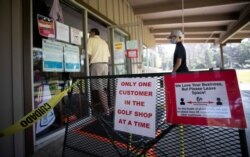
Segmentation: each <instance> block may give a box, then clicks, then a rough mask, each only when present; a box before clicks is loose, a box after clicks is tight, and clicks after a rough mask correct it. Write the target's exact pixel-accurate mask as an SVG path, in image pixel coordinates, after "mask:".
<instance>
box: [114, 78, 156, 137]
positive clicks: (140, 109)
mask: <svg viewBox="0 0 250 157" xmlns="http://www.w3.org/2000/svg"><path fill="white" fill-rule="evenodd" d="M156 89H157V79H156V78H120V79H118V84H117V90H116V104H115V130H119V131H124V132H128V133H132V134H137V135H141V136H147V137H153V138H154V137H155V108H156Z"/></svg>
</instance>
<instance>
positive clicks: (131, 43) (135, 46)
mask: <svg viewBox="0 0 250 157" xmlns="http://www.w3.org/2000/svg"><path fill="white" fill-rule="evenodd" d="M126 44H127V50H134V49H138V41H137V40H129V41H127V42H126Z"/></svg>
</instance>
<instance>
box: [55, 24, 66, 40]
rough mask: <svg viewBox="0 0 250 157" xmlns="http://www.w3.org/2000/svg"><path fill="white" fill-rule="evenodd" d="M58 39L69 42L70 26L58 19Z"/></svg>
mask: <svg viewBox="0 0 250 157" xmlns="http://www.w3.org/2000/svg"><path fill="white" fill-rule="evenodd" d="M56 39H57V40H61V41H65V42H69V26H67V25H65V24H63V23H60V22H58V21H56Z"/></svg>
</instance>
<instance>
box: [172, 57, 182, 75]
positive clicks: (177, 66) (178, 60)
mask: <svg viewBox="0 0 250 157" xmlns="http://www.w3.org/2000/svg"><path fill="white" fill-rule="evenodd" d="M181 62H182V59H181V58H177V60H176V63H175V65H174V68H173V71H172V72H176V70H177V69H178V68H179V67H180V66H181Z"/></svg>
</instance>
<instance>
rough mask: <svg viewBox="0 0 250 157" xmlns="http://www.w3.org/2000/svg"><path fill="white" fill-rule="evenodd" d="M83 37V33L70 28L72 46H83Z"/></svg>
mask: <svg viewBox="0 0 250 157" xmlns="http://www.w3.org/2000/svg"><path fill="white" fill-rule="evenodd" d="M82 36H83V33H82V31H80V30H78V29H76V28H73V27H70V42H71V43H72V44H76V45H82Z"/></svg>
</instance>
